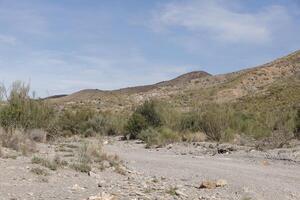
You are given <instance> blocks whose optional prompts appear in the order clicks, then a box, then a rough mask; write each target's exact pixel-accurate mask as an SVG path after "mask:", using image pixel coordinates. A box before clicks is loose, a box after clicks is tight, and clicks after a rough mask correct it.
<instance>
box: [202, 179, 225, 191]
mask: <svg viewBox="0 0 300 200" xmlns="http://www.w3.org/2000/svg"><path fill="white" fill-rule="evenodd" d="M226 185H227V181H226V180H224V179H219V180H217V181H211V180H206V181H203V182H202V183H201V185H200V189H215V188H216V187H224V186H226Z"/></svg>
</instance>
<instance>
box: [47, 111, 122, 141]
mask: <svg viewBox="0 0 300 200" xmlns="http://www.w3.org/2000/svg"><path fill="white" fill-rule="evenodd" d="M121 120H122V119H121V118H120V117H119V116H118V115H116V116H112V115H111V114H107V113H97V112H96V111H94V110H92V109H90V108H77V109H73V110H70V109H68V110H63V111H61V112H60V113H59V114H58V119H57V122H56V123H55V124H54V128H53V129H52V130H55V133H56V134H59V135H63V136H72V135H82V136H85V137H89V136H94V135H96V134H100V135H117V134H120V132H121V131H122V127H121V125H122V123H121V122H120V121H121ZM57 132H58V133H57Z"/></svg>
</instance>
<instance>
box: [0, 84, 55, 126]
mask: <svg viewBox="0 0 300 200" xmlns="http://www.w3.org/2000/svg"><path fill="white" fill-rule="evenodd" d="M29 91H30V87H29V85H25V84H24V83H22V82H14V83H13V84H12V86H11V90H10V91H7V90H6V88H5V87H4V86H1V87H0V96H1V97H2V99H3V100H5V103H4V105H2V106H1V109H0V125H1V127H2V128H4V129H6V130H8V129H16V128H21V129H25V130H28V129H33V128H46V127H47V126H48V123H49V121H51V119H52V118H53V115H54V110H53V108H52V107H50V106H49V105H48V104H47V103H46V102H44V101H42V100H36V99H34V96H32V97H31V96H30V95H29Z"/></svg>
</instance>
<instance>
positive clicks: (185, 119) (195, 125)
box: [179, 111, 202, 132]
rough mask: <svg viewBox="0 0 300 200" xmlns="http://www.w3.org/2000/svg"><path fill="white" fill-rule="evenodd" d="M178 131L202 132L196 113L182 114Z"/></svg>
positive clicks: (198, 115) (199, 119)
mask: <svg viewBox="0 0 300 200" xmlns="http://www.w3.org/2000/svg"><path fill="white" fill-rule="evenodd" d="M179 130H180V131H190V132H198V131H202V127H201V115H200V114H199V113H198V112H196V111H191V112H188V113H184V114H183V115H182V117H181V120H180V125H179Z"/></svg>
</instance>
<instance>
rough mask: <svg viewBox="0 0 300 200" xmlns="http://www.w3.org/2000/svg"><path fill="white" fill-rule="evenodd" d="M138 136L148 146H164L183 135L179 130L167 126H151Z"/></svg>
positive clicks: (176, 140) (178, 139)
mask: <svg viewBox="0 0 300 200" xmlns="http://www.w3.org/2000/svg"><path fill="white" fill-rule="evenodd" d="M138 138H139V139H141V140H143V141H144V142H145V143H146V144H147V147H151V146H153V145H157V146H164V145H166V144H170V143H173V142H178V141H180V140H181V137H180V135H179V134H178V133H177V132H174V131H173V130H171V129H169V128H166V127H160V128H152V127H150V128H148V129H145V130H142V132H141V133H140V134H139V135H138Z"/></svg>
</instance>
